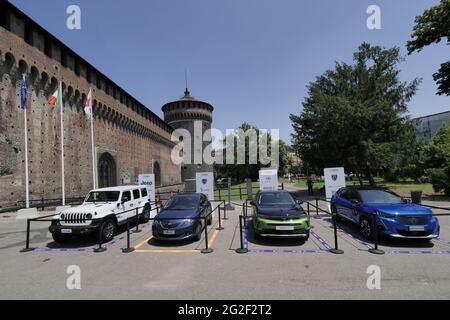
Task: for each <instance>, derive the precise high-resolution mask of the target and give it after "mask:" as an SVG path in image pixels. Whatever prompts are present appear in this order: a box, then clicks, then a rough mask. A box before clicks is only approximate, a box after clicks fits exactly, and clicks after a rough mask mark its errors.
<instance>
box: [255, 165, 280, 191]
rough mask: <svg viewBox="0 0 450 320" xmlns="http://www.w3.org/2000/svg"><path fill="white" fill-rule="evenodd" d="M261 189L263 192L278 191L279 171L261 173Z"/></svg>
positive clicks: (272, 170)
mask: <svg viewBox="0 0 450 320" xmlns="http://www.w3.org/2000/svg"><path fill="white" fill-rule="evenodd" d="M259 188H260V190H261V191H277V190H278V170H276V169H271V170H261V171H260V172H259Z"/></svg>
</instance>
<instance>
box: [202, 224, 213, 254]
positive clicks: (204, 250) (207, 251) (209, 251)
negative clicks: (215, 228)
mask: <svg viewBox="0 0 450 320" xmlns="http://www.w3.org/2000/svg"><path fill="white" fill-rule="evenodd" d="M204 219H205V248H204V249H202V250H201V251H200V252H201V253H203V254H208V253H211V252H213V251H214V250H213V249H211V248H209V244H208V223H207V221H206V218H204Z"/></svg>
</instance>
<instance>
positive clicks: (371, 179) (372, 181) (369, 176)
mask: <svg viewBox="0 0 450 320" xmlns="http://www.w3.org/2000/svg"><path fill="white" fill-rule="evenodd" d="M366 177H367V180H369V184H370V186H371V187H374V186H375V179H374V178H373V174H372V171H370V169H367V173H366Z"/></svg>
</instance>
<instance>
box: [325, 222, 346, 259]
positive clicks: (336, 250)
mask: <svg viewBox="0 0 450 320" xmlns="http://www.w3.org/2000/svg"><path fill="white" fill-rule="evenodd" d="M332 216H333V228H334V249H330V250H329V252H331V253H334V254H343V253H344V250H341V249H339V246H338V235H337V222H336V214H332Z"/></svg>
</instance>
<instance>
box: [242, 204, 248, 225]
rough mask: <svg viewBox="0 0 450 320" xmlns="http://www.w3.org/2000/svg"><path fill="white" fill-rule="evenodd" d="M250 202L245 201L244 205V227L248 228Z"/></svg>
mask: <svg viewBox="0 0 450 320" xmlns="http://www.w3.org/2000/svg"><path fill="white" fill-rule="evenodd" d="M247 210H248V204H247V201H246V202H245V203H244V207H243V211H244V229H248V223H247V218H248V211H247Z"/></svg>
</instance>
